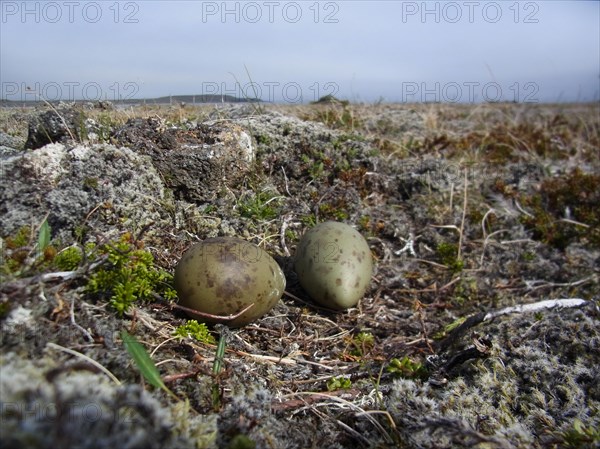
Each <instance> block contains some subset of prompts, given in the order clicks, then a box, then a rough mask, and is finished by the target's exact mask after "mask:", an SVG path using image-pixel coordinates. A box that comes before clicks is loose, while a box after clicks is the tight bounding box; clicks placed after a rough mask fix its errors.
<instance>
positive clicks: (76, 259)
mask: <svg viewBox="0 0 600 449" xmlns="http://www.w3.org/2000/svg"><path fill="white" fill-rule="evenodd" d="M82 260H83V254H82V251H81V249H80V248H78V247H76V246H70V247H68V248H65V249H63V250H62V251H60V252H59V253H58V254H57V255H56V257H55V258H54V266H55V267H56V268H57V269H59V270H61V271H72V270H75V269H77V267H78V266H79V265H80V264H81V262H82Z"/></svg>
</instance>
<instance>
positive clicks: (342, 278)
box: [294, 221, 373, 310]
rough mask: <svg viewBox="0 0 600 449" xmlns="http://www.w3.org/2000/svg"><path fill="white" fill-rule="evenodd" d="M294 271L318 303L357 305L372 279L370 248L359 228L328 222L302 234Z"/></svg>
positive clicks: (338, 307) (339, 306)
mask: <svg viewBox="0 0 600 449" xmlns="http://www.w3.org/2000/svg"><path fill="white" fill-rule="evenodd" d="M294 270H295V271H296V274H297V275H298V280H299V282H300V285H301V286H302V288H304V290H305V291H306V292H307V293H308V294H309V295H310V297H311V298H312V299H313V300H314V301H315V302H317V303H318V304H320V305H322V306H324V307H327V308H330V309H335V310H344V309H348V308H350V307H354V306H356V304H357V303H358V301H359V300H360V299H361V298H362V297H363V295H364V294H365V291H366V290H367V288H368V287H369V283H370V282H371V274H372V272H373V261H372V257H371V250H370V249H369V245H368V244H367V241H366V240H365V239H364V237H363V236H362V235H361V234H360V233H359V232H358V231H357V230H356V229H354V228H352V227H351V226H349V225H347V224H344V223H338V222H335V221H326V222H324V223H320V224H318V225H316V226H315V227H313V228H312V229H310V230H309V231H307V232H306V233H305V234H304V236H302V239H301V240H300V242H299V244H298V248H297V250H296V254H295V257H294Z"/></svg>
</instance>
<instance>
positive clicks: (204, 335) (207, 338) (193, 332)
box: [173, 320, 216, 345]
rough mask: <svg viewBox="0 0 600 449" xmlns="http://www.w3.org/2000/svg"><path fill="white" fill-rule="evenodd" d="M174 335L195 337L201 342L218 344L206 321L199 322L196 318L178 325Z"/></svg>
mask: <svg viewBox="0 0 600 449" xmlns="http://www.w3.org/2000/svg"><path fill="white" fill-rule="evenodd" d="M173 335H175V336H177V337H181V338H188V337H190V338H193V339H195V340H197V341H199V342H200V343H206V344H209V345H214V344H216V341H215V338H214V337H213V336H212V335H211V334H210V333H209V331H208V327H206V324H204V323H198V321H196V320H189V321H188V322H187V323H185V324H182V325H181V326H178V327H177V329H175V332H173Z"/></svg>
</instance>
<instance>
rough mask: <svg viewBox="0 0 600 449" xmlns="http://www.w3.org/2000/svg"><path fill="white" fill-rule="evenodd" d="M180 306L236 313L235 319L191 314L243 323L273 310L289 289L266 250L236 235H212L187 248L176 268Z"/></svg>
mask: <svg viewBox="0 0 600 449" xmlns="http://www.w3.org/2000/svg"><path fill="white" fill-rule="evenodd" d="M174 285H175V290H177V295H178V296H179V304H180V305H182V306H184V307H187V308H190V309H194V310H197V311H199V312H204V313H209V314H212V315H219V316H225V315H235V314H237V313H239V312H241V311H242V310H243V309H244V308H246V307H248V306H249V305H250V304H254V305H253V306H252V307H251V308H250V309H249V310H248V311H246V312H244V313H243V314H242V315H241V316H239V317H237V318H236V319H234V320H232V321H222V320H213V319H208V318H206V317H203V316H202V315H195V314H193V313H191V312H190V313H188V314H189V315H190V316H192V317H193V318H195V319H198V320H201V321H203V322H209V323H210V322H221V323H223V324H227V325H228V326H230V327H240V326H244V325H246V324H248V323H250V322H251V321H254V320H256V319H258V318H260V317H262V316H263V315H264V314H266V313H267V312H268V311H269V310H271V309H272V308H273V306H274V305H275V304H277V301H279V299H280V298H281V296H282V295H283V291H284V290H285V276H284V274H283V272H282V270H281V268H280V267H279V265H278V264H277V262H276V261H275V260H274V259H273V258H272V257H271V256H270V255H269V254H268V253H267V252H265V251H264V250H262V249H261V248H259V247H258V246H256V245H254V244H253V243H250V242H246V241H244V240H241V239H237V238H234V237H217V238H210V239H206V240H204V241H202V242H201V243H197V244H195V245H194V246H192V247H191V248H190V249H188V250H187V251H186V252H185V254H184V255H183V256H182V258H181V260H180V261H179V263H178V264H177V267H176V268H175V279H174Z"/></svg>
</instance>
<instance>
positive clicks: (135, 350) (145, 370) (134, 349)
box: [121, 330, 179, 399]
mask: <svg viewBox="0 0 600 449" xmlns="http://www.w3.org/2000/svg"><path fill="white" fill-rule="evenodd" d="M121 339H122V340H123V344H124V345H125V349H127V352H128V353H129V355H130V356H131V357H132V358H133V361H134V362H135V364H136V365H137V366H138V368H139V370H140V372H141V373H142V376H144V378H145V379H146V380H147V381H148V382H149V383H150V384H151V385H153V386H154V387H156V388H161V389H162V390H164V391H165V392H167V393H168V394H169V395H170V396H173V397H174V398H176V399H179V398H177V396H176V395H175V394H174V393H173V392H172V391H171V390H169V389H168V388H167V386H166V385H165V383H164V382H163V380H162V379H161V377H160V373H159V372H158V368H157V367H156V365H155V364H154V361H153V360H152V358H151V357H150V355H149V354H148V351H146V348H144V347H143V346H142V345H141V344H140V342H138V341H137V340H136V338H135V337H134V336H133V335H130V334H129V333H128V332H127V331H126V330H123V331H121Z"/></svg>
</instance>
